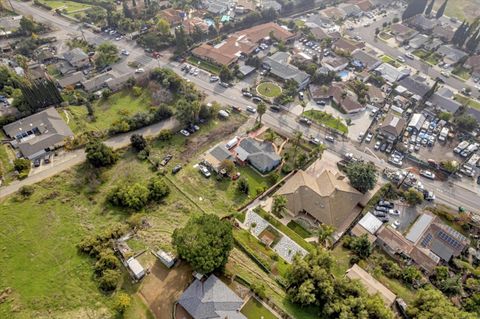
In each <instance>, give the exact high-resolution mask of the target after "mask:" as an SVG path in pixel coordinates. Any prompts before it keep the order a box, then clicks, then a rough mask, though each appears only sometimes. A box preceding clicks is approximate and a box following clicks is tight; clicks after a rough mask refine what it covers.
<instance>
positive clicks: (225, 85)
mask: <svg viewBox="0 0 480 319" xmlns="http://www.w3.org/2000/svg"><path fill="white" fill-rule="evenodd" d="M218 84H220V85H221V86H223V87H224V88H228V87H230V84H228V83H227V82H219V83H218Z"/></svg>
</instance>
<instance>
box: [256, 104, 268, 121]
mask: <svg viewBox="0 0 480 319" xmlns="http://www.w3.org/2000/svg"><path fill="white" fill-rule="evenodd" d="M266 111H267V105H266V104H265V103H263V102H260V103H258V104H257V113H258V122H259V123H260V124H261V123H262V116H263V114H265V112H266Z"/></svg>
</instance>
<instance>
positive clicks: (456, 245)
mask: <svg viewBox="0 0 480 319" xmlns="http://www.w3.org/2000/svg"><path fill="white" fill-rule="evenodd" d="M437 236H438V238H440V239H441V240H443V241H444V242H446V243H448V244H449V245H450V246H452V247H453V248H455V249H462V247H463V246H462V244H461V243H459V242H458V240H456V239H455V238H453V236H451V235H450V234H447V233H446V232H444V231H443V230H440V231H439V232H438V234H437ZM460 236H462V235H460ZM462 237H463V236H462Z"/></svg>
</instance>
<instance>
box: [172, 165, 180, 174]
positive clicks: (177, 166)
mask: <svg viewBox="0 0 480 319" xmlns="http://www.w3.org/2000/svg"><path fill="white" fill-rule="evenodd" d="M181 169H182V165H180V164H177V165H175V167H174V168H172V174H177V173H178V172H180V170H181Z"/></svg>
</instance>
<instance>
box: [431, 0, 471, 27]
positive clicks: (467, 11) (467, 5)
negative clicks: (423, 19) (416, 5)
mask: <svg viewBox="0 0 480 319" xmlns="http://www.w3.org/2000/svg"><path fill="white" fill-rule="evenodd" d="M442 3H443V1H437V2H436V3H435V5H434V6H433V8H434V10H437V9H438V8H439V7H440V6H441V5H442ZM478 8H480V0H450V1H448V4H447V9H446V10H445V15H446V16H449V17H455V18H457V19H458V20H467V21H469V22H473V20H475V18H477V17H478V15H479V10H478Z"/></svg>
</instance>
